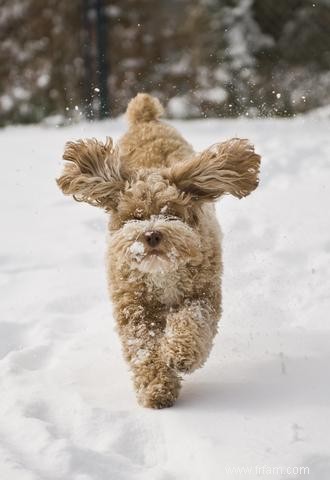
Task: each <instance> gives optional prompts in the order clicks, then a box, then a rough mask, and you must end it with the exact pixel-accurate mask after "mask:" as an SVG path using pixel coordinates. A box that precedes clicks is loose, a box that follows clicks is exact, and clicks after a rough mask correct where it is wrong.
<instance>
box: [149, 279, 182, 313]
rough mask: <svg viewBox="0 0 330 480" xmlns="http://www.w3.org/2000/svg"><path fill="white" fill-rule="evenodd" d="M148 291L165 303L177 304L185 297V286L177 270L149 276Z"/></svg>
mask: <svg viewBox="0 0 330 480" xmlns="http://www.w3.org/2000/svg"><path fill="white" fill-rule="evenodd" d="M147 288H148V292H149V293H150V294H151V295H152V296H154V297H156V298H157V300H158V301H159V302H160V303H162V304H163V305H169V306H170V305H176V304H178V303H179V302H180V301H181V299H182V297H183V288H182V284H181V281H180V276H179V274H178V273H177V272H171V273H165V274H164V273H162V274H153V275H149V276H148V280H147Z"/></svg>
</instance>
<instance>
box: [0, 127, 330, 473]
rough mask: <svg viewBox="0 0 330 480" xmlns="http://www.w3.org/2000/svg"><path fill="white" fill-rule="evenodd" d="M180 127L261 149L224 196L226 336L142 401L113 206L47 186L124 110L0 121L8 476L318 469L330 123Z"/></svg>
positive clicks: (2, 446) (329, 248)
mask: <svg viewBox="0 0 330 480" xmlns="http://www.w3.org/2000/svg"><path fill="white" fill-rule="evenodd" d="M175 125H177V126H178V127H179V128H180V129H181V131H182V132H183V134H184V135H185V136H186V137H187V138H188V139H189V140H190V141H191V142H192V143H193V145H194V146H195V147H196V149H198V150H201V149H203V148H204V147H206V146H208V145H209V144H211V143H212V142H216V141H218V140H220V139H225V138H228V137H231V136H241V137H248V138H250V139H251V140H252V141H253V142H254V143H255V144H256V146H257V150H258V151H260V153H261V154H262V155H263V157H264V160H263V166H262V178H261V184H260V188H259V189H258V190H257V191H256V192H255V193H253V195H251V196H250V197H248V198H246V199H244V200H241V201H238V200H236V199H233V198H230V197H228V198H225V199H223V200H222V201H221V202H220V203H219V205H218V215H219V219H220V221H221V224H222V228H223V231H224V234H225V239H224V263H225V275H224V282H223V286H224V300H223V303H224V314H223V318H222V321H221V331H220V334H219V335H218V337H217V340H216V345H215V347H214V350H213V354H212V356H211V358H210V359H209V361H208V363H207V364H206V366H205V367H204V368H203V369H202V370H200V371H198V372H196V373H195V374H193V375H191V376H189V377H187V379H186V381H185V384H184V387H183V390H182V393H181V397H180V400H179V401H178V403H177V405H176V406H175V407H174V408H172V409H168V410H163V411H151V410H144V409H142V408H140V407H138V406H137V405H136V402H135V397H134V394H133V391H132V386H131V382H130V379H129V373H128V371H127V368H126V365H125V364H124V361H123V359H122V357H121V353H120V345H119V341H118V339H117V336H116V334H115V332H114V328H113V327H114V322H113V319H112V314H111V305H110V303H109V301H108V297H107V290H106V279H105V268H104V260H103V259H104V252H105V230H106V216H105V214H103V212H102V211H99V210H98V209H96V208H92V207H89V206H87V205H82V204H78V203H74V202H72V201H71V200H70V199H66V198H64V197H63V196H62V194H61V193H60V191H59V190H58V189H57V187H56V185H55V183H54V178H55V176H56V175H57V174H58V172H59V165H60V158H61V153H62V150H63V146H64V143H65V141H66V140H68V139H74V138H78V137H85V136H97V137H100V138H105V136H106V135H112V136H113V137H115V138H117V137H118V136H119V134H121V132H122V131H123V129H124V123H123V120H119V121H113V122H111V121H109V122H102V123H99V124H94V125H92V126H90V125H86V124H80V125H76V126H73V127H66V128H62V129H56V128H54V127H49V128H46V127H11V128H7V129H4V130H1V131H0V143H1V156H2V160H1V162H2V169H1V171H2V176H1V178H2V186H1V189H0V196H1V202H0V205H1V256H0V286H1V316H0V358H1V360H0V384H1V394H0V411H1V419H0V478H1V480H69V479H70V480H112V479H114V480H137V479H141V480H142V479H143V480H149V479H150V480H173V479H180V480H186V479H187V480H188V479H189V480H211V479H212V480H213V479H221V480H222V479H227V478H232V479H235V480H236V479H237V478H243V477H242V475H243V474H242V475H240V474H239V473H237V472H236V473H231V471H230V469H231V468H238V467H248V468H251V472H250V473H246V474H245V475H246V476H247V478H260V476H259V475H258V474H257V471H256V470H255V468H256V466H258V465H259V466H260V465H266V466H270V467H280V466H282V467H288V468H290V467H294V466H305V467H308V468H309V472H310V473H309V476H308V478H310V479H315V480H326V479H328V478H329V474H330V453H329V442H330V435H329V426H330V405H329V394H330V385H329V381H328V369H329V360H330V358H329V357H330V351H329V339H330V326H329V311H330V296H329V263H330V215H329V212H328V210H329V204H330V161H329V155H330V139H329V136H328V135H327V133H328V132H329V126H330V124H329V120H320V121H318V122H315V121H313V120H312V119H308V120H304V119H296V120H289V121H288V120H287V121H284V120H255V121H248V120H238V121H237V120H236V121H194V122H175ZM281 476H283V477H284V475H277V477H276V475H274V476H273V478H275V477H276V478H279V477H281ZM267 478H271V476H270V475H268V476H267ZM285 478H287V477H285ZM295 478H297V477H295Z"/></svg>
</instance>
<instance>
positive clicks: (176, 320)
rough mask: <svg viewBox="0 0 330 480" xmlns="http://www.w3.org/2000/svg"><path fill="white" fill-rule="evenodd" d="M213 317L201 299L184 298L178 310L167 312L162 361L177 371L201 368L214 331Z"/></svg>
mask: <svg viewBox="0 0 330 480" xmlns="http://www.w3.org/2000/svg"><path fill="white" fill-rule="evenodd" d="M217 317H218V315H217V314H216V312H215V310H214V308H213V307H212V305H211V304H210V303H208V301H207V300H204V299H203V300H201V301H199V300H193V301H186V302H185V305H184V306H183V307H181V308H180V309H179V310H177V311H174V312H171V313H169V315H168V316H167V321H166V328H165V333H164V336H163V338H162V340H161V344H160V350H161V355H162V357H163V359H164V362H165V363H166V364H167V365H168V366H169V367H171V368H173V369H174V370H176V371H177V372H180V373H191V372H193V371H194V370H196V369H197V368H200V367H202V366H203V364H204V363H205V361H206V359H207V358H208V356H209V353H210V350H211V348H212V344H213V338H214V336H215V334H216V332H217V328H216V324H217Z"/></svg>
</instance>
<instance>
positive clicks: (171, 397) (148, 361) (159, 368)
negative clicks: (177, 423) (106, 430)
mask: <svg viewBox="0 0 330 480" xmlns="http://www.w3.org/2000/svg"><path fill="white" fill-rule="evenodd" d="M137 308H138V312H137V310H136V309H135V310H134V309H133V310H134V312H133V311H132V307H131V308H130V310H131V313H132V316H131V318H130V319H129V320H128V321H127V322H126V323H125V324H122V325H121V326H120V328H119V334H120V337H121V340H122V344H123V350H124V355H125V358H126V360H127V361H128V363H129V365H130V368H131V371H132V373H133V381H134V387H135V390H136V393H137V399H138V402H139V403H140V405H141V406H143V407H149V408H165V407H171V406H172V405H173V404H174V403H175V401H176V399H177V398H178V395H179V390H180V380H181V379H180V377H179V376H178V374H177V373H176V372H175V371H174V370H173V369H172V368H171V367H170V366H168V365H167V364H166V363H165V362H164V360H163V358H162V356H161V355H160V349H159V342H160V338H161V336H162V335H163V332H162V328H161V327H160V326H159V325H158V324H157V322H154V321H151V320H150V316H149V315H148V314H147V309H143V308H141V306H139V307H137Z"/></svg>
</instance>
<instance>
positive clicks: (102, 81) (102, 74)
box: [96, 0, 110, 119]
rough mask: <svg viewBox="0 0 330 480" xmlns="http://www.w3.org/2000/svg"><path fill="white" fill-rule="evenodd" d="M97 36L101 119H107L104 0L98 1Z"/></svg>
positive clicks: (108, 108)
mask: <svg viewBox="0 0 330 480" xmlns="http://www.w3.org/2000/svg"><path fill="white" fill-rule="evenodd" d="M96 22H97V23H96V36H97V78H98V82H99V85H98V86H99V89H100V112H99V117H100V118H101V119H102V118H106V117H108V116H109V114H110V111H109V110H110V107H109V94H108V76H109V68H108V59H107V45H108V43H107V17H106V15H105V11H104V0H96Z"/></svg>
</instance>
